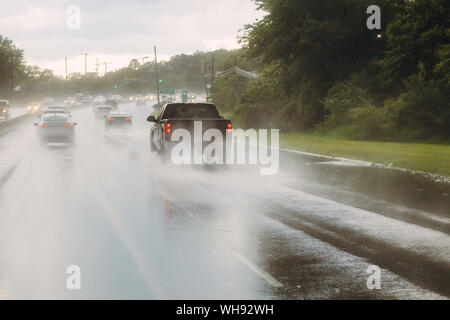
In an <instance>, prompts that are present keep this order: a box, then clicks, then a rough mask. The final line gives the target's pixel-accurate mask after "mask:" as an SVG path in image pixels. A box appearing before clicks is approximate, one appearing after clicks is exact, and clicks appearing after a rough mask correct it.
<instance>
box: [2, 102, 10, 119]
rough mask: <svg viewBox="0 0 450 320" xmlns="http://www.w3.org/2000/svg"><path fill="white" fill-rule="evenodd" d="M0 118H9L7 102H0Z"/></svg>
mask: <svg viewBox="0 0 450 320" xmlns="http://www.w3.org/2000/svg"><path fill="white" fill-rule="evenodd" d="M0 117H3V118H5V120H7V119H9V117H10V114H9V101H8V100H0Z"/></svg>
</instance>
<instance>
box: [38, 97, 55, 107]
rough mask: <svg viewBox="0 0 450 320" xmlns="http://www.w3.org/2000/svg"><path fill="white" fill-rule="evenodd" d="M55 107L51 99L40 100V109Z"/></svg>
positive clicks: (53, 100)
mask: <svg viewBox="0 0 450 320" xmlns="http://www.w3.org/2000/svg"><path fill="white" fill-rule="evenodd" d="M54 105H55V99H53V98H45V99H44V100H42V103H41V108H43V109H45V108H46V107H51V106H54Z"/></svg>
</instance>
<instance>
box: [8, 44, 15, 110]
mask: <svg viewBox="0 0 450 320" xmlns="http://www.w3.org/2000/svg"><path fill="white" fill-rule="evenodd" d="M9 62H10V68H9V70H10V80H11V81H10V85H11V98H12V102H13V103H14V100H15V97H14V49H13V48H12V47H11V56H10V57H9Z"/></svg>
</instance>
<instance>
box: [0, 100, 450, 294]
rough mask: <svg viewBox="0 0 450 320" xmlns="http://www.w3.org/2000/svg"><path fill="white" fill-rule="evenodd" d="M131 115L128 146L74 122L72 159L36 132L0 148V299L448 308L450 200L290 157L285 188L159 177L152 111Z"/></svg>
mask: <svg viewBox="0 0 450 320" xmlns="http://www.w3.org/2000/svg"><path fill="white" fill-rule="evenodd" d="M121 108H122V109H123V110H128V111H131V112H132V113H133V116H134V118H133V119H134V123H133V128H132V130H130V131H112V132H105V130H104V124H103V122H102V121H98V120H96V119H95V117H94V114H93V112H92V110H91V108H89V107H86V108H83V109H80V110H74V111H73V120H74V121H76V122H78V126H77V128H76V144H75V145H74V146H73V147H68V146H66V145H63V144H53V145H41V144H40V143H38V140H37V139H36V132H35V128H34V127H33V126H32V120H30V121H28V122H24V123H23V124H21V125H19V126H17V127H16V129H15V130H14V131H12V132H10V133H8V134H7V135H4V136H2V137H0V152H1V158H0V298H3V299H15V298H24V299H35V298H38V299H47V298H49V299H78V298H86V299H119V298H120V299H448V298H449V297H450V236H449V231H450V229H449V225H450V212H449V200H448V194H449V193H448V192H447V191H448V189H447V188H448V185H445V184H435V183H430V182H424V180H423V179H418V180H417V179H415V178H413V177H409V176H406V175H404V174H400V173H397V172H393V173H391V174H390V175H389V177H388V178H389V179H388V178H386V177H383V174H384V172H385V171H377V169H376V168H370V167H369V168H363V167H361V168H358V167H345V166H340V165H334V164H323V163H322V164H320V161H319V160H318V159H316V158H312V157H311V158H308V157H305V156H300V155H296V154H291V153H281V167H280V172H279V174H278V175H275V176H260V175H259V169H258V168H249V167H237V168H230V169H228V170H207V169H205V168H186V167H174V166H170V165H163V164H162V163H161V161H160V159H159V157H158V156H155V155H152V154H150V151H149V143H148V132H149V127H150V125H149V124H148V123H147V122H145V118H146V117H147V116H148V114H149V112H150V109H149V108H148V107H134V105H123V106H121ZM378 170H379V169H378ZM397 175H398V176H397ZM391 177H394V178H393V179H390V178H391ZM387 181H389V183H388V182H387ZM73 265H75V266H79V268H80V270H81V284H82V287H81V290H69V289H68V288H67V286H66V282H67V278H68V274H67V273H66V271H67V268H68V266H73ZM371 266H377V267H379V268H380V270H381V274H380V283H381V288H380V289H369V288H368V286H367V281H368V278H369V277H370V275H371V274H370V273H368V272H367V270H368V268H369V270H370V267H371Z"/></svg>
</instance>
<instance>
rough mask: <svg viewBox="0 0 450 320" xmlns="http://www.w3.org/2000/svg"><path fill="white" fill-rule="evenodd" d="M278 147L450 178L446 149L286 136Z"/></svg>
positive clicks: (318, 136) (417, 144)
mask: <svg viewBox="0 0 450 320" xmlns="http://www.w3.org/2000/svg"><path fill="white" fill-rule="evenodd" d="M280 147H282V148H288V149H294V150H300V151H306V152H311V153H317V154H321V155H327V156H333V157H344V158H351V159H357V160H364V161H370V162H375V163H382V164H385V165H389V164H390V163H392V165H393V166H394V167H400V168H405V169H412V170H420V171H425V172H430V173H437V174H441V175H446V176H450V145H440V144H423V143H399V142H375V141H353V140H345V139H338V138H333V137H327V136H321V135H315V134H300V133H288V134H280Z"/></svg>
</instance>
